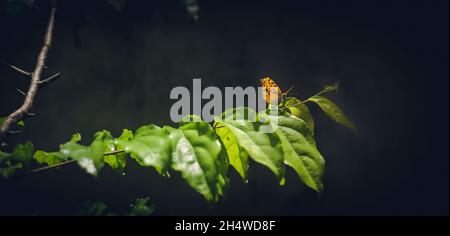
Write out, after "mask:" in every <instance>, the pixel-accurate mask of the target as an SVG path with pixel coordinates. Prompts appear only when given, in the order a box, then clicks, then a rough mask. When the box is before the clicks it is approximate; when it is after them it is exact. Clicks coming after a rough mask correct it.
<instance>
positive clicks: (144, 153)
mask: <svg viewBox="0 0 450 236" xmlns="http://www.w3.org/2000/svg"><path fill="white" fill-rule="evenodd" d="M127 139H128V140H127ZM116 143H117V149H123V150H125V152H126V153H129V154H130V155H131V157H132V158H134V159H135V160H136V161H137V162H138V163H139V164H140V165H142V166H153V167H154V168H155V169H156V170H157V171H158V172H159V173H160V174H161V175H163V176H168V168H169V167H170V154H171V153H170V140H169V137H168V134H167V132H166V131H165V130H164V129H162V128H160V127H158V126H156V125H147V126H142V127H140V128H139V129H138V130H137V131H136V132H135V134H134V136H132V135H131V133H130V132H129V131H124V133H123V134H122V136H121V138H119V139H116Z"/></svg>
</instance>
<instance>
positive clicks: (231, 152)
mask: <svg viewBox="0 0 450 236" xmlns="http://www.w3.org/2000/svg"><path fill="white" fill-rule="evenodd" d="M215 130H216V134H217V135H218V136H219V137H220V139H221V140H222V143H223V145H224V148H225V150H226V151H227V154H228V160H229V162H230V164H231V166H233V167H234V169H235V170H236V171H237V172H238V173H239V175H240V176H241V178H242V180H243V181H244V182H246V183H247V182H248V168H249V163H248V154H247V153H246V152H245V150H244V149H243V148H241V147H240V146H239V143H238V141H237V139H236V137H235V136H234V134H233V133H232V132H231V131H230V129H228V128H227V127H225V126H220V125H218V126H217V127H216V128H215Z"/></svg>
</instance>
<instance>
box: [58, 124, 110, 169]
mask: <svg viewBox="0 0 450 236" xmlns="http://www.w3.org/2000/svg"><path fill="white" fill-rule="evenodd" d="M79 140H80V135H73V136H72V139H71V141H69V142H67V143H65V144H62V145H61V150H60V152H61V154H62V155H63V156H64V157H65V158H72V159H74V160H77V162H78V165H80V166H81V168H83V169H84V170H85V171H86V172H87V173H89V174H92V175H94V176H96V175H97V173H98V170H100V169H101V168H102V167H103V165H104V159H103V153H105V152H109V151H114V150H115V145H114V143H113V138H112V136H111V134H110V133H109V132H108V131H106V130H103V131H101V132H97V133H95V135H94V141H92V143H91V144H90V145H89V146H84V145H81V144H79V143H78V141H79Z"/></svg>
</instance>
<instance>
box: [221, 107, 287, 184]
mask: <svg viewBox="0 0 450 236" xmlns="http://www.w3.org/2000/svg"><path fill="white" fill-rule="evenodd" d="M246 116H247V117H249V118H252V117H253V118H257V114H256V113H255V112H254V111H251V110H250V109H246V108H238V109H233V110H227V111H225V112H224V115H223V117H222V119H218V118H216V123H218V125H220V126H224V127H226V128H227V129H229V130H230V131H231V133H232V134H233V135H234V137H235V138H236V140H237V141H238V144H239V147H240V148H242V149H243V150H245V152H246V153H248V154H249V156H250V157H251V158H252V159H253V160H254V161H256V162H258V163H260V164H262V165H265V166H266V167H268V168H269V169H270V170H271V171H272V172H273V173H274V174H275V175H276V176H277V178H278V180H279V181H280V185H283V184H284V181H285V167H284V164H283V155H282V150H281V143H280V140H279V139H278V137H277V136H276V135H275V134H274V133H264V132H261V130H260V127H261V126H262V125H265V124H264V123H263V122H261V121H259V120H257V119H256V121H255V122H253V121H252V120H251V119H250V120H249V119H245V117H246Z"/></svg>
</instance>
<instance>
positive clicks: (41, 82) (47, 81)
mask: <svg viewBox="0 0 450 236" xmlns="http://www.w3.org/2000/svg"><path fill="white" fill-rule="evenodd" d="M60 76H61V73H56V74H54V75H52V76H50V77H48V78H47V79H44V80H41V81H39V84H40V85H44V84H48V83H50V82H52V81H53V80H56V79H58V78H59V77H60Z"/></svg>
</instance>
